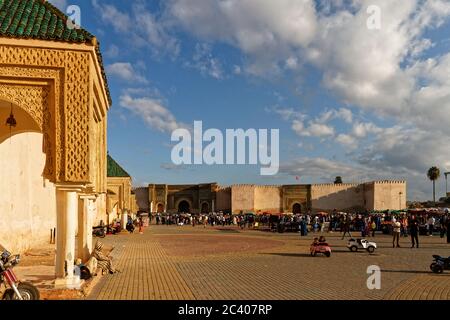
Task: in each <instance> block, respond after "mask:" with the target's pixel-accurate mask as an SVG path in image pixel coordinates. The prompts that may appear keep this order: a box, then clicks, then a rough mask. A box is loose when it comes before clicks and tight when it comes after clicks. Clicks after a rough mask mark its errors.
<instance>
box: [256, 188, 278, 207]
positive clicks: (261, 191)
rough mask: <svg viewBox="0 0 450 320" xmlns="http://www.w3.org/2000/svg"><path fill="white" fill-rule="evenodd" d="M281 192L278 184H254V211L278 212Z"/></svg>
mask: <svg viewBox="0 0 450 320" xmlns="http://www.w3.org/2000/svg"><path fill="white" fill-rule="evenodd" d="M281 203H282V192H281V187H280V186H256V187H255V193H254V209H255V212H261V213H264V212H267V213H279V212H280V210H281Z"/></svg>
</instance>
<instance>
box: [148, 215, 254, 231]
mask: <svg viewBox="0 0 450 320" xmlns="http://www.w3.org/2000/svg"><path fill="white" fill-rule="evenodd" d="M153 222H154V223H155V224H156V225H178V226H184V225H192V226H193V227H195V226H198V225H201V226H203V227H205V228H206V227H207V226H212V227H213V226H223V227H225V226H240V227H241V228H252V227H253V226H254V225H255V222H256V219H255V216H253V215H244V214H241V215H231V214H224V213H223V212H218V213H216V212H214V213H208V214H206V213H203V214H199V215H192V214H187V213H174V214H161V213H156V214H152V215H150V223H153Z"/></svg>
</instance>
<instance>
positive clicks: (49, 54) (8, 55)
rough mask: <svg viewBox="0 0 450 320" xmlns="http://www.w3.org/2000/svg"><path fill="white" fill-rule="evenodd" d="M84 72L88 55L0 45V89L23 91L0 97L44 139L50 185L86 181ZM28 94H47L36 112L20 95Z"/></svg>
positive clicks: (88, 114)
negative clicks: (32, 123) (39, 129)
mask: <svg viewBox="0 0 450 320" xmlns="http://www.w3.org/2000/svg"><path fill="white" fill-rule="evenodd" d="M89 70H90V64H89V53H87V52H78V51H70V50H57V49H56V50H54V49H45V48H27V47H14V46H2V45H0V84H2V85H4V86H5V88H6V87H15V86H16V87H17V86H19V87H21V89H20V90H24V89H25V88H28V89H26V90H24V91H22V92H17V91H16V92H14V91H13V90H14V89H3V90H4V92H3V94H2V95H3V96H4V98H5V99H6V100H10V101H12V102H13V103H15V104H17V105H19V106H20V107H21V108H23V109H24V110H26V111H27V112H28V113H30V115H31V116H32V117H33V119H36V120H37V122H38V123H39V124H40V125H41V127H42V131H43V133H44V136H45V135H46V134H47V136H45V137H44V139H45V141H46V143H45V148H46V149H47V150H46V154H47V163H46V169H45V173H44V174H45V175H48V176H49V177H51V179H50V180H51V181H53V182H77V183H85V182H88V181H90V172H89V170H90V167H89V121H90V119H91V117H92V116H91V111H90V110H91V107H92V106H91V103H90V99H91V96H90V71H89ZM39 87H40V88H41V89H36V88H39ZM32 88H34V89H32ZM44 88H46V89H44ZM30 90H31V91H33V90H34V91H36V90H44V91H45V90H47V92H45V94H43V95H44V96H46V99H45V100H46V101H45V103H42V101H41V105H40V108H36V105H37V104H38V103H34V102H33V101H32V99H31V100H29V97H27V95H26V94H24V93H23V92H26V91H30ZM8 91H9V92H8ZM34 94H35V95H36V93H34ZM0 96H1V95H0ZM15 96H16V97H15ZM36 97H37V95H36V96H35V98H36ZM41 98H42V97H41ZM29 106H30V107H29ZM44 108H47V109H46V110H45V109H44ZM41 112H42V113H41ZM33 113H34V114H33Z"/></svg>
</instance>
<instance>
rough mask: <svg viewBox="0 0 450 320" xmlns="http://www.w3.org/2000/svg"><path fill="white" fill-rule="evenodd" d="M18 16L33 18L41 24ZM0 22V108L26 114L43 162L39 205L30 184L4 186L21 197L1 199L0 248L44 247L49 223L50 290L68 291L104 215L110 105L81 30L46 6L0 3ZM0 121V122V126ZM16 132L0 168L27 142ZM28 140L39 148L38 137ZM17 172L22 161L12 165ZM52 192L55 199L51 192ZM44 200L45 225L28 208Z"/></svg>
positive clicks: (92, 48) (95, 55)
mask: <svg viewBox="0 0 450 320" xmlns="http://www.w3.org/2000/svg"><path fill="white" fill-rule="evenodd" d="M18 8H21V9H20V10H19V9H18ZM24 12H31V13H34V12H39V14H43V16H44V17H46V18H45V19H38V18H37V15H34V14H30V15H26V14H24ZM33 17H34V18H33ZM0 20H2V21H0V23H1V24H2V28H1V29H0V109H2V108H3V110H5V108H8V106H9V105H11V106H13V115H14V108H16V109H15V110H16V112H17V113H16V115H17V117H19V115H20V113H26V115H27V116H28V117H29V118H31V119H32V120H33V122H34V123H35V124H36V126H37V127H36V128H34V129H33V130H31V131H33V132H39V133H40V134H41V135H42V137H41V141H42V143H41V145H40V147H41V149H40V150H39V151H40V152H42V154H43V157H44V160H43V162H44V163H43V166H42V172H40V176H33V177H31V176H30V177H29V179H30V181H31V180H32V179H34V180H33V181H37V179H38V178H40V179H41V181H42V182H41V183H42V185H44V186H45V188H44V189H45V190H44V189H43V196H42V197H43V199H40V200H39V199H35V198H33V190H32V189H31V190H30V188H32V187H30V183H29V182H30V181H25V180H19V179H18V177H13V176H10V177H9V179H10V181H6V182H5V183H9V184H10V185H11V186H14V185H16V184H17V183H16V182H17V181H19V182H18V183H19V184H23V185H18V186H17V189H18V190H19V189H20V190H22V192H21V193H11V194H10V195H9V198H8V199H6V198H2V196H0V206H1V207H2V208H10V209H9V210H6V212H7V213H6V214H5V217H2V220H3V221H2V225H1V227H2V230H8V231H7V232H6V233H5V232H3V231H2V234H1V235H0V244H2V245H4V246H12V248H11V250H26V249H27V247H30V246H32V245H36V244H38V243H40V242H44V241H48V239H47V238H48V233H49V228H48V227H50V226H52V227H53V224H54V227H56V230H57V244H56V276H57V278H58V281H57V285H61V286H65V287H71V286H74V285H77V281H78V279H77V278H75V277H74V276H73V262H74V260H75V259H76V258H78V257H79V258H83V259H86V258H87V257H88V256H89V254H90V251H91V249H92V248H91V247H92V238H91V237H92V229H91V228H92V224H93V221H94V220H101V219H102V218H103V216H102V215H106V155H107V154H106V127H107V125H106V123H107V117H106V115H107V112H108V109H109V107H110V105H111V99H110V95H109V91H108V88H107V82H106V76H105V73H104V69H103V65H102V59H101V55H100V51H99V45H98V43H97V40H96V38H95V37H94V36H93V35H91V34H90V33H88V32H87V31H85V30H83V29H73V28H71V26H72V24H68V23H67V17H65V15H64V14H63V13H61V12H60V11H59V10H58V9H56V8H55V7H53V6H52V5H51V4H49V3H47V2H45V1H41V0H31V1H28V0H27V1H25V0H4V1H0ZM35 31H36V32H35ZM48 39H52V40H51V41H50V40H48ZM6 112H7V113H9V110H8V111H6ZM3 114H4V113H2V112H0V115H3ZM5 121H6V119H0V123H1V124H2V126H3V125H4V123H5ZM20 125H21V124H20V123H19V121H18V125H17V127H15V128H14V127H11V128H10V129H11V131H10V132H9V133H8V132H7V133H6V134H5V132H0V148H1V147H2V145H4V144H5V143H9V144H10V149H8V150H10V152H9V153H3V152H2V153H1V154H0V162H4V163H5V162H7V161H8V157H9V156H11V155H13V156H18V153H17V152H16V151H17V150H18V148H19V144H18V143H16V142H18V141H19V140H20V139H22V138H23V139H27V138H26V137H25V136H24V137H20V139H19V138H18V137H19V136H20V135H21V134H27V135H28V136H30V137H31V134H29V133H30V132H31V131H30V128H25V131H21V129H20ZM8 131H9V128H8ZM2 136H3V137H2ZM5 137H6V138H5ZM12 137H14V139H12ZM16 138H17V139H16ZM33 139H36V140H33V141H39V140H38V139H39V137H37V136H36V137H34V138H33ZM36 150H38V149H36ZM28 156H29V157H30V158H29V159H28V160H29V161H30V162H32V161H34V159H33V156H34V154H29V155H28ZM21 165H24V164H23V162H18V163H17V166H21ZM36 175H37V174H36ZM1 186H5V184H3V185H1ZM51 188H54V190H55V191H56V192H53V193H52V192H51V190H52V189H51ZM3 191H4V190H0V193H3ZM24 197H25V198H27V201H28V202H29V203H30V206H29V209H28V210H29V212H25V213H22V214H23V216H21V215H20V214H16V212H15V210H16V209H15V208H16V207H17V206H15V205H16V204H17V203H19V202H20V201H23V200H24ZM45 200H48V201H47V202H48V203H50V202H53V204H51V205H50V206H49V209H48V210H47V211H49V215H50V219H47V217H42V216H40V213H39V210H37V213H36V207H39V206H36V205H34V206H33V203H34V202H35V201H45ZM30 218H31V220H33V221H39V222H40V226H42V227H41V228H40V229H39V230H21V231H20V232H18V231H19V230H16V229H15V228H17V226H18V225H21V223H18V222H22V221H18V219H23V220H24V221H26V219H28V220H30ZM77 225H78V241H79V242H78V248H79V250H78V252H76V251H75V236H76V234H75V232H76V229H77ZM27 228H28V227H27ZM30 228H32V226H30ZM27 231H33V232H28V233H27ZM27 234H30V235H33V237H31V236H30V237H28V236H27ZM44 234H45V236H44ZM12 235H15V236H12ZM14 237H16V238H14ZM17 237H19V238H20V237H22V238H20V239H21V240H22V241H19V242H20V243H21V244H20V245H21V246H20V247H19V246H17V247H15V242H14V241H13V240H14V239H15V240H17ZM1 242H4V243H1Z"/></svg>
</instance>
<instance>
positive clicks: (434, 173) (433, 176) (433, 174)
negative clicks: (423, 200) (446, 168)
mask: <svg viewBox="0 0 450 320" xmlns="http://www.w3.org/2000/svg"><path fill="white" fill-rule="evenodd" d="M427 176H428V179H430V180H431V181H432V182H433V202H434V204H436V180H437V179H439V177H440V176H441V170H439V168H438V167H431V168H430V169H428V173H427Z"/></svg>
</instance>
